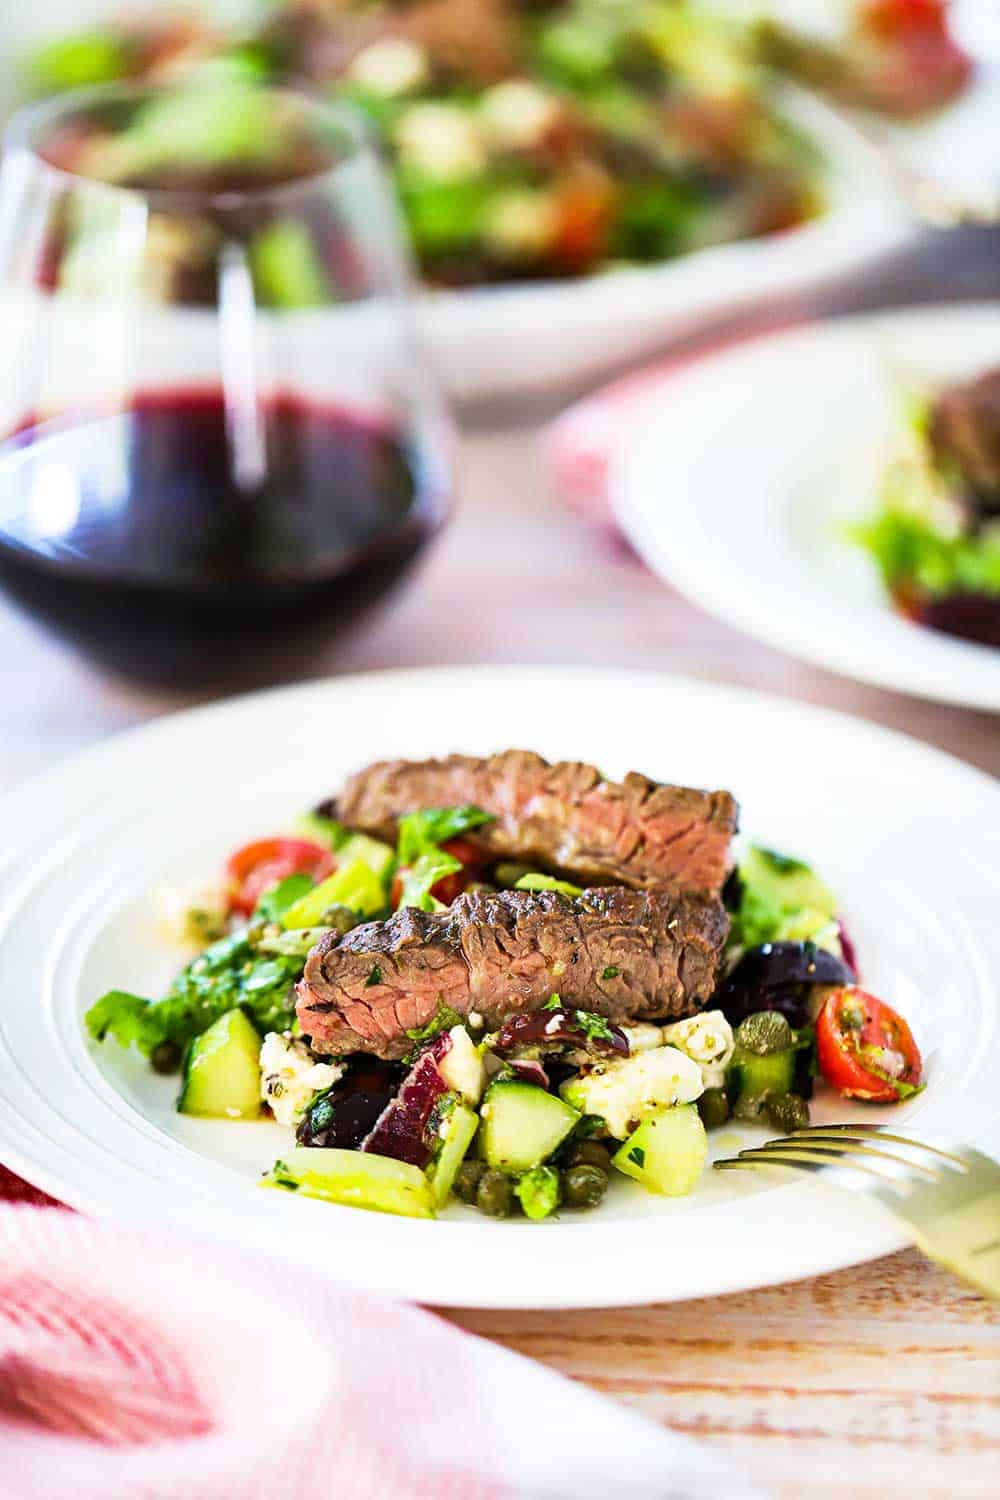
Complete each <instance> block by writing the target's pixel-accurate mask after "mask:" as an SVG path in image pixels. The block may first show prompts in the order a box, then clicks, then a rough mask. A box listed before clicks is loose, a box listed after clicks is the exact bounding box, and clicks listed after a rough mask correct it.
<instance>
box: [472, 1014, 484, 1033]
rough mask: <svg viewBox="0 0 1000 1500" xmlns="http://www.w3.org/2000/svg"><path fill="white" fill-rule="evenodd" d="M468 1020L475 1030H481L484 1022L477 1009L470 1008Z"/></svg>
mask: <svg viewBox="0 0 1000 1500" xmlns="http://www.w3.org/2000/svg"><path fill="white" fill-rule="evenodd" d="M468 1020H469V1025H470V1026H474V1027H475V1028H476V1030H477V1031H481V1030H482V1029H483V1026H484V1025H485V1024H486V1023H485V1021H484V1020H483V1017H482V1015H481V1014H480V1013H479V1011H478V1010H470V1011H469V1016H468Z"/></svg>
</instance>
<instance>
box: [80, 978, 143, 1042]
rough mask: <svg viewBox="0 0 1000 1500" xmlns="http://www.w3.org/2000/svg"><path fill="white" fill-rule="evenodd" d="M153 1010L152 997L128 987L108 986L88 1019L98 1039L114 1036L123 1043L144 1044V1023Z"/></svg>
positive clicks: (86, 1018)
mask: <svg viewBox="0 0 1000 1500" xmlns="http://www.w3.org/2000/svg"><path fill="white" fill-rule="evenodd" d="M148 1012H149V1001H148V1000H144V999H143V998H142V996H141V995H132V994H129V992H128V991H127V990H108V992H107V994H106V995H102V996H101V998H100V1000H98V1001H96V1002H95V1004H93V1005H92V1006H91V1007H90V1009H89V1010H88V1011H87V1014H86V1015H85V1016H84V1022H85V1024H86V1027H87V1030H88V1031H89V1032H90V1035H91V1036H92V1037H93V1038H94V1041H95V1042H103V1041H104V1038H105V1037H107V1036H110V1037H113V1038H114V1040H115V1041H116V1042H117V1043H118V1045H119V1047H131V1046H132V1045H133V1044H135V1043H138V1044H140V1045H141V1039H142V1035H143V1025H144V1022H145V1019H146V1016H147V1014H148Z"/></svg>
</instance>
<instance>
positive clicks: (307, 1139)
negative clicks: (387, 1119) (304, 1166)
mask: <svg viewBox="0 0 1000 1500" xmlns="http://www.w3.org/2000/svg"><path fill="white" fill-rule="evenodd" d="M404 1071H405V1070H404V1069H403V1068H401V1067H400V1066H399V1064H398V1063H387V1062H382V1061H380V1060H379V1059H378V1058H376V1057H365V1056H363V1055H362V1056H360V1057H357V1058H352V1060H351V1062H350V1063H349V1064H348V1071H347V1072H346V1073H345V1075H344V1077H343V1078H341V1079H340V1081H339V1082H338V1083H335V1084H333V1085H332V1087H330V1088H328V1089H324V1090H323V1092H322V1093H321V1094H317V1095H316V1098H315V1099H314V1100H313V1102H312V1104H310V1106H309V1108H308V1109H307V1110H306V1112H305V1114H304V1115H303V1117H302V1119H301V1120H300V1121H299V1127H298V1130H297V1131H296V1132H295V1135H296V1139H297V1140H298V1143H299V1145H300V1146H338V1147H340V1148H341V1149H343V1150H348V1151H353V1150H355V1149H356V1148H357V1147H358V1146H359V1145H360V1144H361V1142H362V1141H363V1140H364V1138H365V1136H366V1135H367V1134H368V1132H369V1131H370V1130H371V1129H372V1127H373V1126H374V1124H375V1121H376V1120H377V1119H378V1117H379V1115H380V1114H381V1113H382V1111H383V1110H384V1109H385V1107H386V1105H387V1104H388V1103H389V1102H390V1100H392V1099H394V1098H395V1096H396V1093H397V1091H398V1089H399V1086H400V1084H401V1083H402V1081H403V1076H404Z"/></svg>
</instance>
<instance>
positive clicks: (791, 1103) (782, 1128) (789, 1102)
mask: <svg viewBox="0 0 1000 1500" xmlns="http://www.w3.org/2000/svg"><path fill="white" fill-rule="evenodd" d="M764 1113H765V1115H766V1116H767V1119H768V1122H769V1123H770V1124H771V1125H773V1127H774V1129H775V1130H777V1131H779V1132H780V1134H781V1135H791V1133H792V1131H793V1130H805V1128H806V1126H807V1125H808V1124H809V1106H808V1104H807V1103H806V1101H805V1100H804V1099H803V1098H802V1096H801V1094H779V1095H778V1097H777V1098H776V1099H769V1100H768V1101H767V1104H766V1105H765V1107H764Z"/></svg>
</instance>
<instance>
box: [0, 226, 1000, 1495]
mask: <svg viewBox="0 0 1000 1500" xmlns="http://www.w3.org/2000/svg"><path fill="white" fill-rule="evenodd" d="M997 250H998V245H997V241H996V240H994V241H993V250H992V255H993V260H992V262H991V265H992V271H991V274H992V278H993V279H992V281H990V280H989V276H987V278H986V281H985V285H984V279H983V276H982V274H981V261H982V256H981V253H980V252H978V251H977V252H976V253H974V254H973V255H972V256H971V262H970V263H971V264H974V265H975V266H980V271H977V272H976V274H975V275H974V274H972V272H971V271H967V270H963V267H964V266H965V262H964V261H963V259H962V255H961V254H958V253H955V254H949V256H948V257H946V258H947V259H949V261H950V263H951V269H952V275H951V280H950V283H949V287H948V293H949V294H954V295H983V293H984V290H986V291H988V290H989V289H990V288H991V287H992V294H993V295H1000V256H998V254H997ZM939 252H940V247H937V248H935V249H934V250H933V254H932V255H931V256H930V258H929V260H928V259H927V258H925V261H924V262H921V264H920V265H918V266H917V267H916V270H915V271H914V269H913V267H911V268H910V270H909V271H908V273H907V275H908V277H909V279H907V276H904V275H903V273H902V272H901V271H900V269H899V268H898V267H897V268H896V269H892V268H890V269H889V271H888V272H887V273H886V275H884V276H883V279H882V285H881V292H879V290H878V288H877V287H876V288H875V289H874V290H872V288H871V287H869V289H868V293H869V294H868V295H867V298H862V299H861V300H862V301H864V300H867V301H869V302H879V301H883V302H884V301H893V300H894V301H900V300H904V298H905V296H906V295H907V294H909V295H911V296H916V297H920V296H926V295H928V293H929V290H930V289H933V287H935V286H936V285H937V282H936V281H935V275H936V272H935V271H934V256H935V255H936V256H938V259H940V253H939ZM921 276H923V277H924V281H921V279H920V278H921ZM963 277H964V278H965V279H964V280H963ZM558 404H559V402H558V400H534V401H532V402H531V403H530V404H529V405H528V406H527V407H526V408H522V409H521V410H516V409H508V410H506V411H504V412H500V411H497V410H496V409H495V408H494V409H489V410H487V411H485V412H482V411H480V412H476V413H472V414H470V415H469V416H468V417H467V419H466V420H465V422H464V424H463V435H462V442H461V453H460V459H461V475H462V479H461V485H460V504H459V507H458V511H457V514H456V517H455V519H454V522H453V524H452V525H451V526H450V528H449V529H448V531H447V532H446V534H445V535H444V536H443V538H442V539H441V541H440V543H439V544H438V545H437V546H436V547H435V548H434V549H433V551H432V554H431V555H430V557H429V558H428V559H427V561H426V562H425V563H424V564H423V566H422V567H421V568H420V569H419V571H418V573H417V575H416V576H415V577H414V578H413V579H412V580H411V582H410V584H409V585H408V587H406V588H405V589H404V590H403V591H402V592H401V593H400V594H398V595H397V596H396V597H395V599H394V600H393V601H392V602H391V604H390V605H389V606H388V607H387V608H385V609H384V610H383V611H382V613H381V615H379V616H378V617H376V618H374V619H371V620H369V621H367V622H365V623H364V624H363V625H362V626H361V627H359V628H357V629H355V630H354V631H353V632H351V631H348V632H347V633H346V634H345V635H343V636H342V637H341V638H340V639H339V640H337V641H336V642H334V643H332V644H330V645H329V646H328V647H326V648H325V649H324V650H321V651H320V652H319V654H318V655H317V656H315V657H314V658H313V659H312V660H311V661H310V662H308V663H306V664H302V663H297V664H295V665H294V666H292V665H290V664H285V665H284V666H277V667H276V666H273V665H272V666H271V668H270V669H269V670H268V671H266V672H261V673H260V674H259V675H258V677H257V678H256V679H255V682H254V685H255V686H265V685H267V682H268V681H269V680H270V681H275V680H278V679H279V678H280V679H281V680H288V679H289V677H295V676H301V675H312V676H316V675H324V674H326V673H333V672H345V671H357V670H361V669H365V668H373V667H393V666H407V665H427V664H436V663H452V662H472V663H476V662H496V661H504V662H552V663H567V662H574V663H585V664H589V665H602V666H615V665H622V666H632V667H634V666H641V667H652V668H658V669H661V670H667V671H679V672H686V673H691V674H694V675H696V676H699V677H702V678H707V679H709V680H712V681H717V682H720V683H723V682H735V683H740V684H743V685H749V686H753V687H757V688H761V689H765V690H767V691H770V692H774V693H777V694H780V695H782V696H787V697H794V698H799V699H805V700H808V701H810V702H814V703H820V704H825V705H828V706H831V707H834V708H838V709H841V710H844V711H847V712H849V713H853V714H858V715H860V716H862V717H863V718H867V719H871V720H875V721H878V722H880V723H882V724H886V725H889V726H891V727H893V728H895V729H899V730H903V731H905V732H907V733H909V734H912V735H916V736H917V737H918V738H920V739H922V740H925V741H927V742H929V743H931V744H934V745H937V746H939V747H941V748H943V749H945V750H948V751H951V752H952V753H953V754H956V755H959V756H962V757H963V758H964V759H966V760H968V761H970V762H972V763H974V764H976V765H978V766H981V767H983V768H984V769H986V770H988V771H990V772H992V773H993V774H998V773H1000V719H997V718H995V717H992V716H989V715H986V714H977V713H972V712H967V711H964V710H962V709H958V708H952V707H947V706H943V705H936V704H931V703H924V702H921V701H920V700H918V699H915V698H908V697H903V696H901V695H898V694H893V693H888V692H883V691H880V690H878V689H875V688H869V687H864V686H861V685H859V684H856V683H852V682H850V681H848V680H847V679H843V678H839V677H835V676H832V675H830V674H829V673H826V672H823V671H821V670H819V669H816V668H813V667H810V666H807V665H804V664H802V663H799V662H796V661H794V660H792V659H791V658H789V657H786V656H783V655H781V654H779V653H778V652H776V651H773V650H771V649H770V648H769V647H767V646H763V645H760V644H757V643H755V642H753V641H751V640H749V639H747V638H746V637H744V636H741V635H739V634H737V633H736V632H735V631H733V630H731V629H729V628H728V627H727V626H725V625H722V624H720V623H718V622H717V621H715V620H713V619H711V618H709V617H708V616H706V615H704V614H702V613H701V612H700V611H698V610H696V609H695V608H693V607H692V606H691V605H690V604H688V603H687V602H686V601H685V600H684V599H682V598H681V597H680V596H679V595H677V594H676V593H674V592H673V591H672V590H670V589H669V588H666V587H664V586H663V585H662V584H660V583H659V582H657V580H655V579H654V578H652V577H651V576H650V575H649V574H648V573H646V572H645V571H643V569H642V568H641V567H640V566H639V565H638V564H637V562H636V560H635V559H634V558H633V557H632V556H631V555H630V554H629V553H628V551H627V550H626V549H625V548H624V547H623V546H622V545H621V544H620V543H619V542H617V541H615V540H614V538H612V537H611V536H609V535H607V534H605V533H603V532H602V531H600V530H598V529H595V528H591V527H588V526H587V525H585V524H583V523H582V522H581V521H580V520H579V519H577V518H575V517H573V516H572V515H570V514H568V513H567V512H566V511H565V510H564V509H562V508H561V507H560V506H559V505H558V504H557V503H555V501H554V500H553V498H552V497H551V496H549V495H548V494H547V493H546V488H545V484H544V482H543V476H542V474H541V472H540V467H539V457H538V447H537V434H538V431H539V427H540V425H541V423H542V422H543V421H544V420H545V419H546V418H547V417H548V416H550V415H552V414H553V413H554V411H555V410H556V409H557V407H558ZM231 686H232V684H231V683H228V682H223V681H219V682H216V683H209V684H208V685H206V686H203V687H201V688H200V689H199V690H198V691H196V692H195V691H192V690H190V689H187V688H185V687H184V686H182V685H180V684H176V685H169V684H168V685H167V686H159V687H156V688H152V687H149V686H143V685H142V684H140V683H137V682H135V681H129V680H126V679H124V678H121V677H117V676H115V675H113V674H111V673H109V672H107V671H105V670H101V669H99V668H97V667H96V666H94V665H92V664H90V663H89V662H88V661H87V660H86V659H85V658H84V657H83V656H81V655H79V654H77V653H76V652H75V651H74V649H73V648H72V646H71V645H67V643H66V642H65V641H63V640H61V639H58V638H56V637H54V636H50V635H49V634H48V633H47V632H46V631H45V630H44V629H43V628H42V627H41V626H39V625H38V624H36V623H35V622H33V621H32V620H30V619H28V618H27V617H26V616H24V615H22V614H20V613H19V612H18V611H17V610H16V609H15V607H14V606H13V605H12V604H11V603H10V602H8V601H5V600H4V599H3V597H2V596H0V705H2V706H0V790H2V789H3V788H5V787H10V786H13V785H14V784H15V783H16V782H17V781H18V780H19V779H21V778H22V777H24V776H27V775H29V774H31V773H33V772H35V771H38V770H40V769H42V768H43V767H45V766H47V765H50V764H52V763H55V762H57V761H59V760H62V759H64V758H65V757H66V756H67V755H69V754H70V753H72V752H73V751H75V750H77V749H80V748H82V747H84V746H86V745H88V744H90V743H92V742H94V741H96V740H98V739H100V738H102V737H104V736H105V735H108V734H110V733H113V732H114V731H116V730H120V729H123V728H125V727H127V726H129V725H132V724H136V723H139V722H142V721H143V720H146V719H149V718H151V717H153V716H155V715H157V714H160V713H164V712H168V711H170V710H172V709H177V708H181V707H185V706H187V705H189V704H192V703H195V702H200V701H204V700H205V699H207V698H210V697H215V696H218V695H219V694H220V693H222V692H225V691H228V690H229V689H230V688H231ZM461 712H462V708H461V704H460V703H456V705H455V713H456V716H458V715H460V714H461ZM466 727H468V726H466ZM776 1232H780V1231H776ZM734 1253H737V1254H738V1253H739V1252H738V1246H737V1247H734ZM606 1270H607V1275H608V1276H609V1277H614V1276H615V1275H616V1274H619V1268H617V1267H615V1266H608V1267H607V1268H606ZM450 1316H452V1317H453V1318H454V1321H455V1322H457V1323H458V1324H460V1325H461V1326H463V1327H465V1328H469V1329H472V1330H474V1331H476V1332H478V1333H481V1334H484V1335H485V1336H487V1337H489V1338H493V1339H497V1340H499V1341H500V1342H502V1343H505V1344H508V1345H509V1346H510V1347H512V1348H515V1349H518V1350H521V1351H522V1352H524V1353H527V1354H530V1355H532V1356H533V1357H535V1358H537V1359H540V1360H542V1361H544V1362H545V1363H547V1364H550V1365H552V1366H553V1367H554V1368H556V1369H559V1370H562V1371H563V1372H565V1373H566V1374H568V1375H570V1376H571V1377H573V1378H575V1379H578V1380H582V1381H585V1382H586V1383H588V1384H590V1385H593V1386H595V1387H596V1388H597V1389H599V1390H602V1391H605V1392H606V1393H607V1394H609V1395H611V1396H613V1397H615V1398H616V1399H619V1400H623V1401H625V1402H627V1403H629V1404H630V1405H633V1406H635V1407H637V1408H638V1409H639V1410H641V1411H643V1412H645V1413H646V1414H647V1415H649V1416H650V1417H652V1418H653V1419H654V1420H657V1421H660V1422H664V1423H668V1424H670V1425H671V1426H673V1427H676V1428H677V1429H679V1430H681V1431H684V1432H689V1433H692V1434H694V1435H696V1436H698V1437H701V1438H703V1439H704V1440H705V1441H707V1442H709V1443H712V1444H715V1445H717V1446H718V1447H719V1448H720V1449H723V1450H725V1451H726V1452H728V1453H729V1454H731V1455H732V1456H733V1458H734V1459H736V1461H737V1462H738V1463H739V1464H741V1465H742V1466H745V1467H746V1469H747V1470H749V1471H751V1472H752V1473H754V1474H755V1475H756V1476H757V1477H758V1478H759V1479H760V1480H761V1481H762V1482H763V1483H765V1484H769V1485H771V1486H772V1488H773V1492H774V1493H775V1494H776V1495H778V1496H780V1497H782V1500H786V1497H787V1500H793V1497H795V1500H798V1497H799V1496H802V1495H805V1494H808V1495H810V1496H813V1497H817V1500H825V1497H830V1500H834V1497H836V1500H841V1497H846V1496H852V1497H872V1500H874V1497H876V1496H878V1497H879V1500H883V1497H884V1496H885V1495H887V1494H889V1493H890V1492H891V1493H898V1494H900V1495H906V1496H907V1497H920V1500H925V1497H926V1500H930V1497H942V1500H944V1497H948V1500H962V1497H970V1500H972V1497H982V1500H986V1497H997V1496H1000V1309H998V1308H997V1307H995V1306H991V1305H989V1304H987V1303H986V1302H985V1301H984V1300H983V1299H982V1298H980V1297H978V1296H977V1295H976V1294H975V1293H973V1292H970V1291H969V1290H967V1289H966V1288H964V1287H963V1286H961V1285H959V1284H958V1283H957V1282H956V1281H955V1280H954V1279H953V1278H952V1277H950V1276H949V1275H948V1274H946V1273H945V1272H943V1271H940V1270H938V1269H937V1268H936V1267H934V1266H932V1265H930V1264H929V1263H928V1262H926V1261H925V1260H924V1259H923V1258H922V1257H921V1256H920V1255H918V1254H917V1253H916V1252H915V1251H910V1252H905V1253H903V1254H901V1255H898V1256H893V1257H890V1258H889V1259H886V1260H883V1261H879V1262H877V1263H875V1264H873V1265H870V1266H867V1267H862V1268H859V1269H855V1270H851V1271H845V1272H841V1273H838V1274H836V1275H830V1276H824V1277H821V1278H818V1279H815V1280H812V1281H807V1282H803V1283H801V1284H797V1285H792V1286H787V1287H781V1288H775V1289H771V1290H767V1291H760V1292H752V1293H747V1294H742V1295H738V1296H732V1297H725V1298H719V1299H713V1300H711V1301H697V1302H689V1303H685V1304H680V1305H672V1306H665V1307H653V1308H644V1309H630V1310H624V1311H615V1312H606V1311H605V1312H575V1313H574V1312H568V1313H555V1314H553V1313H546V1314H533V1313H468V1312H463V1313H453V1314H451V1315H450ZM581 1440H583V1441H587V1442H595V1441H596V1442H599V1441H600V1436H599V1434H585V1435H581ZM622 1462H623V1464H627V1454H625V1455H622Z"/></svg>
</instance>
